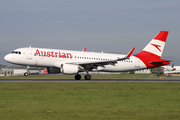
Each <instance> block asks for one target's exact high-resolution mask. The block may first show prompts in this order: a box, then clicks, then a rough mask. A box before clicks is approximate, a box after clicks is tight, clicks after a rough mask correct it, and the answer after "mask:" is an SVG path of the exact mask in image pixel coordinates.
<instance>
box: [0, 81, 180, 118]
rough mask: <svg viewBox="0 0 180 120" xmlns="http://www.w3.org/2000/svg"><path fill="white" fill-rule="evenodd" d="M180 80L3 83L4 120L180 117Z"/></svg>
mask: <svg viewBox="0 0 180 120" xmlns="http://www.w3.org/2000/svg"><path fill="white" fill-rule="evenodd" d="M179 95H180V83H0V119H2V120H12V119H14V120H72V119H73V120H110V119H111V120H119V119H123V120H124V119H133V120H148V119H149V120H152V119H155V120H173V119H174V120H179V119H180V97H179Z"/></svg>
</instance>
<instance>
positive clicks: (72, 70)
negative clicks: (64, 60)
mask: <svg viewBox="0 0 180 120" xmlns="http://www.w3.org/2000/svg"><path fill="white" fill-rule="evenodd" d="M78 71H79V66H78V65H71V64H62V65H61V72H62V73H63V74H77V72H78Z"/></svg>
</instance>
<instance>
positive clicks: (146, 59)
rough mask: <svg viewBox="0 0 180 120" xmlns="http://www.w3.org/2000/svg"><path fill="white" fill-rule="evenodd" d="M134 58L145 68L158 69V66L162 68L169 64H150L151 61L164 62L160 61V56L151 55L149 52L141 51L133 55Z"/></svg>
mask: <svg viewBox="0 0 180 120" xmlns="http://www.w3.org/2000/svg"><path fill="white" fill-rule="evenodd" d="M134 56H135V57H137V58H139V59H140V60H141V61H142V62H143V63H144V64H145V65H146V67H147V68H154V67H159V66H163V65H168V64H169V62H168V61H167V62H162V63H150V62H153V61H156V62H157V61H166V60H163V59H161V57H160V56H158V55H155V54H152V53H150V52H147V51H141V52H140V53H139V54H137V55H134Z"/></svg>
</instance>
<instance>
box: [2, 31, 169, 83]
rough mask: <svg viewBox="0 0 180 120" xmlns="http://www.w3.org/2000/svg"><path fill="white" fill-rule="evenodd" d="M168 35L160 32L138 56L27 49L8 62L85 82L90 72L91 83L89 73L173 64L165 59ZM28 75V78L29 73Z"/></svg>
mask: <svg viewBox="0 0 180 120" xmlns="http://www.w3.org/2000/svg"><path fill="white" fill-rule="evenodd" d="M167 35H168V31H160V32H159V33H158V34H157V35H156V36H155V37H154V39H152V40H151V41H150V43H149V44H148V45H147V46H146V47H145V48H144V49H143V50H142V51H141V52H140V53H138V54H136V55H132V53H133V51H134V49H135V48H133V49H132V50H131V51H130V52H129V53H128V54H127V55H123V54H108V53H103V52H102V53H97V52H85V50H83V51H72V50H61V49H46V48H33V47H25V48H18V49H16V50H14V51H13V52H11V53H10V54H8V55H6V56H5V57H4V59H5V60H6V61H7V62H9V63H13V64H17V65H24V66H36V67H47V68H48V72H49V73H51V72H53V71H54V72H59V73H63V74H75V79H76V80H80V79H81V75H80V74H79V73H80V72H86V75H85V76H84V78H85V79H86V80H90V79H91V76H90V75H89V71H103V72H125V71H134V70H141V69H147V68H154V67H159V66H163V65H167V64H169V62H170V61H168V60H164V59H161V55H162V52H163V49H164V46H165V43H166V38H167ZM24 75H25V76H27V75H28V71H27V72H26V73H24Z"/></svg>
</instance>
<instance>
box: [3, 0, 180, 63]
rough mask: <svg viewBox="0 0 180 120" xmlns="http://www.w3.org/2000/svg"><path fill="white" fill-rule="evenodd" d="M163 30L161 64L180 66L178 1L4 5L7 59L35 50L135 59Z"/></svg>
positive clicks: (13, 1)
mask: <svg viewBox="0 0 180 120" xmlns="http://www.w3.org/2000/svg"><path fill="white" fill-rule="evenodd" d="M161 30H165V31H169V35H168V39H167V43H166V46H165V48H164V52H163V56H162V58H168V59H171V60H173V59H176V60H178V59H179V62H178V61H174V62H175V64H178V65H180V54H179V51H180V1H179V0H171V1H170V0H146V1H145V0H51V1H50V0H0V52H3V53H6V52H7V53H8V52H11V51H12V50H14V49H16V48H20V47H29V46H30V45H31V46H32V47H42V48H55V49H68V50H82V49H84V48H85V47H86V48H87V51H94V52H101V51H104V52H107V53H124V54H127V53H128V52H129V51H130V50H131V49H132V48H133V47H135V48H136V49H135V51H134V54H135V53H138V52H140V51H141V50H142V49H143V48H144V47H145V46H146V45H147V44H148V43H149V42H150V40H151V39H152V38H153V37H154V36H155V35H156V34H157V33H158V32H159V31H161ZM1 57H2V56H1ZM1 62H4V61H2V60H0V63H1Z"/></svg>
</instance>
